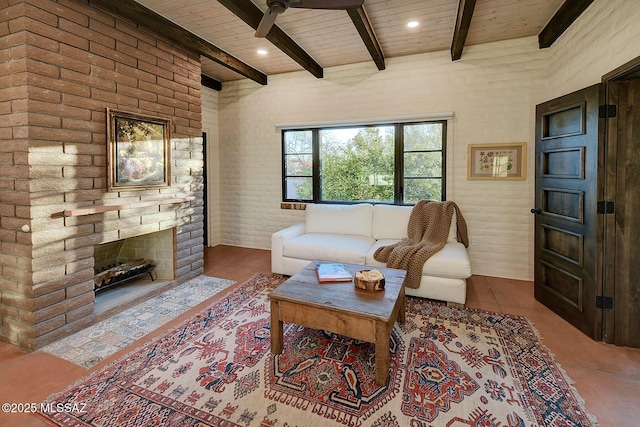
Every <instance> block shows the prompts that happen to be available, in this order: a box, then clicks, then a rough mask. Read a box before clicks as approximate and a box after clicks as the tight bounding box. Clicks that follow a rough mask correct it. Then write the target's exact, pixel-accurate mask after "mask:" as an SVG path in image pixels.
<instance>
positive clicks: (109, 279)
mask: <svg viewBox="0 0 640 427" xmlns="http://www.w3.org/2000/svg"><path fill="white" fill-rule="evenodd" d="M175 247H176V245H175V229H173V228H172V229H167V230H162V231H158V232H154V233H149V234H144V235H140V236H135V237H129V238H126V239H122V240H117V241H114V242H107V243H102V244H99V245H96V246H95V247H94V250H93V258H94V290H95V302H94V314H95V318H96V321H99V320H102V319H105V318H107V317H110V316H112V315H113V314H116V313H118V312H121V311H124V310H126V309H127V308H130V307H132V306H134V305H135V304H138V303H140V302H142V301H144V300H145V299H148V298H150V297H152V296H154V295H157V294H159V293H161V292H164V291H165V290H167V289H168V288H169V287H171V285H173V284H174V283H175V282H174V280H175V277H176V275H175V253H176V249H175Z"/></svg>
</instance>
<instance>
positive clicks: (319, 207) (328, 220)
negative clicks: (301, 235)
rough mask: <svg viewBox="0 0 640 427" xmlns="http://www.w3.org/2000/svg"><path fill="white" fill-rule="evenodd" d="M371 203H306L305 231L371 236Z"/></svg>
mask: <svg viewBox="0 0 640 427" xmlns="http://www.w3.org/2000/svg"><path fill="white" fill-rule="evenodd" d="M372 215H373V205H370V204H368V203H359V204H356V205H328V204H308V205H307V207H306V213H305V223H306V229H307V233H331V234H349V235H357V236H367V237H371V221H372Z"/></svg>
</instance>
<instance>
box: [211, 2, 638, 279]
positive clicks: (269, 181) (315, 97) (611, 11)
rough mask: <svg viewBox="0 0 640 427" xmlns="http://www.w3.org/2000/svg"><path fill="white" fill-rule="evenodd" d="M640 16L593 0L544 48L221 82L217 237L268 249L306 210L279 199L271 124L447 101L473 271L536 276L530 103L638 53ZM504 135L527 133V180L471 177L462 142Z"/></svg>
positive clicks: (457, 197) (482, 50)
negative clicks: (260, 81)
mask: <svg viewBox="0 0 640 427" xmlns="http://www.w3.org/2000/svg"><path fill="white" fill-rule="evenodd" d="M638 19H640V8H638V5H637V3H636V2H633V1H628V0H612V1H604V0H602V1H600V0H599V1H596V2H594V3H593V4H592V5H591V6H590V7H589V8H588V9H587V10H586V11H585V12H584V13H583V14H582V15H581V16H580V17H579V19H578V20H577V21H576V22H575V23H574V25H573V26H572V27H571V28H570V29H569V30H568V31H566V32H565V34H563V35H562V36H561V37H560V38H559V39H558V40H557V41H556V43H555V44H554V46H553V47H551V48H549V49H543V50H540V49H539V48H538V45H537V38H536V37H528V38H523V39H518V40H510V41H501V42H496V43H488V44H484V45H477V46H467V47H466V48H465V50H464V54H463V56H462V58H461V59H460V60H458V61H455V62H452V61H451V57H450V53H449V52H448V51H446V52H434V53H429V54H424V55H414V56H406V57H401V58H388V59H387V69H386V70H385V71H382V72H379V71H377V70H376V69H375V67H374V66H373V65H372V63H370V62H368V63H362V64H353V65H348V66H343V67H335V68H329V69H325V77H324V78H323V79H315V78H313V77H312V76H310V75H309V74H308V73H306V72H297V73H288V74H285V75H278V76H270V77H269V85H268V86H266V87H257V86H256V85H255V84H254V83H252V82H247V81H237V82H230V83H227V84H226V85H225V89H224V91H222V92H220V94H219V95H218V96H219V118H218V120H219V123H220V135H219V141H220V142H219V144H220V169H221V172H220V177H219V182H220V188H221V190H220V194H221V196H220V197H221V199H222V200H224V201H225V203H224V205H221V210H220V222H221V225H220V240H221V242H222V243H225V244H236V245H241V246H249V247H259V248H265V249H268V248H269V247H270V236H271V233H273V232H274V231H277V230H279V229H282V228H284V227H286V226H288V225H291V224H293V223H295V222H298V221H301V220H302V219H303V217H304V213H303V212H301V211H293V210H281V209H280V201H281V192H282V190H281V175H282V171H281V162H282V160H281V157H280V156H281V139H280V133H279V132H278V131H277V130H276V129H275V126H274V125H275V124H276V123H296V122H302V123H304V122H314V121H331V120H337V121H341V120H345V119H358V118H372V117H380V118H384V117H394V116H401V115H419V114H429V113H438V112H446V111H452V112H453V113H454V119H453V122H452V127H451V128H450V129H449V130H450V132H451V133H452V134H451V135H450V138H449V140H448V159H447V193H448V194H447V197H448V199H449V200H454V201H456V202H457V203H458V204H459V205H460V207H461V208H462V210H463V213H464V215H465V218H466V219H467V223H468V226H469V232H470V234H471V236H472V237H475V238H477V239H478V243H479V244H478V245H477V246H470V247H469V250H468V251H469V255H470V258H471V263H472V271H473V272H474V273H476V274H483V275H489V276H498V277H507V278H514V279H525V280H532V279H533V257H534V252H533V249H534V231H533V216H532V215H531V214H530V213H529V210H530V209H531V207H532V206H533V202H534V175H533V173H534V165H535V159H534V147H535V105H536V104H539V103H541V102H544V101H546V100H548V99H552V98H555V97H557V96H560V95H563V94H565V93H569V92H572V91H574V90H577V89H581V88H583V87H586V86H589V85H592V84H594V83H598V82H600V81H601V78H602V76H603V75H604V74H606V73H608V72H610V71H611V70H613V69H615V68H617V67H619V66H621V65H623V64H625V63H626V62H628V61H630V60H632V59H633V58H636V57H638V56H640V43H637V42H636V40H638V38H639V37H640V25H638V24H637V22H638ZM594 29H595V30H594ZM301 94H304V96H302V95H301ZM205 100H206V97H205ZM500 142H526V143H527V148H528V151H527V180H526V181H522V182H520V181H509V182H491V181H468V180H467V177H466V176H467V175H466V174H467V146H468V145H469V144H486V143H500ZM212 180H218V178H216V177H212Z"/></svg>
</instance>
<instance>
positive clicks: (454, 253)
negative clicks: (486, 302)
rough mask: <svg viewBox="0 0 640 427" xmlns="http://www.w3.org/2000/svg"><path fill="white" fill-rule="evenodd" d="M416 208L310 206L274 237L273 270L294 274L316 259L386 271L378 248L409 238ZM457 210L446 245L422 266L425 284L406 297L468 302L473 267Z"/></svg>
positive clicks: (356, 205)
mask: <svg viewBox="0 0 640 427" xmlns="http://www.w3.org/2000/svg"><path fill="white" fill-rule="evenodd" d="M412 209H413V208H412V207H411V206H395V205H383V204H377V205H372V204H369V203H359V204H354V205H332V204H309V205H307V206H306V210H305V220H304V221H303V222H300V223H298V224H294V225H292V226H290V227H287V228H285V229H284V230H280V231H278V232H276V233H274V234H273V235H272V236H271V270H272V272H274V273H278V274H284V275H288V276H291V275H294V274H295V273H297V272H298V271H299V270H301V269H302V268H304V267H305V266H306V265H307V264H309V263H310V262H311V261H313V260H319V259H321V260H327V261H338V262H346V263H352V264H362V265H366V266H369V267H373V268H375V267H386V264H385V263H384V262H380V261H377V260H376V259H375V258H374V254H375V252H376V250H377V249H378V248H380V247H382V246H387V245H391V244H394V243H396V242H399V241H400V240H402V239H403V238H407V237H408V231H407V228H408V223H409V218H410V216H411V212H412ZM456 235H457V226H456V218H455V212H454V214H453V218H452V220H451V227H450V229H449V235H448V238H447V242H446V243H445V245H444V247H443V248H442V249H441V250H440V251H438V252H437V253H435V254H434V255H433V256H431V257H430V258H429V259H428V260H427V261H426V262H425V263H424V266H423V268H422V276H421V280H420V285H419V287H418V288H416V289H412V288H409V287H406V294H407V295H412V296H418V297H423V298H429V299H435V300H441V301H447V302H453V303H458V304H464V303H465V301H466V294H467V282H466V279H467V278H469V277H470V276H471V263H470V261H469V257H468V255H467V250H466V247H465V245H464V244H462V243H460V242H458V241H457V237H456Z"/></svg>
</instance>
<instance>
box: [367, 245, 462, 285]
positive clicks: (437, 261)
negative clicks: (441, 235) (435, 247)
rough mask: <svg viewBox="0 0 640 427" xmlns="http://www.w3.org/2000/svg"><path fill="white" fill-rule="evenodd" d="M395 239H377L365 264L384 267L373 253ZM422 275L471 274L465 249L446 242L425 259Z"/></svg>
mask: <svg viewBox="0 0 640 427" xmlns="http://www.w3.org/2000/svg"><path fill="white" fill-rule="evenodd" d="M396 242H397V240H378V241H377V242H376V243H375V244H374V245H373V247H371V249H370V250H369V253H368V254H367V257H366V259H365V264H366V265H370V266H372V267H385V266H386V263H384V262H380V261H377V260H376V259H375V258H374V257H373V255H374V253H375V252H376V249H378V248H379V247H382V246H387V245H391V244H393V243H396ZM422 275H423V276H438V277H448V278H451V279H466V278H468V277H470V276H471V264H470V262H469V257H468V255H467V249H466V248H465V247H464V245H463V244H462V243H458V242H447V243H446V244H445V245H444V248H442V249H441V250H440V251H438V252H436V253H435V254H434V255H433V256H432V257H431V258H429V259H428V260H427V262H426V263H425V264H424V267H423V268H422Z"/></svg>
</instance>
